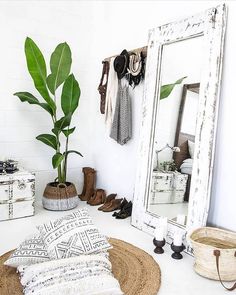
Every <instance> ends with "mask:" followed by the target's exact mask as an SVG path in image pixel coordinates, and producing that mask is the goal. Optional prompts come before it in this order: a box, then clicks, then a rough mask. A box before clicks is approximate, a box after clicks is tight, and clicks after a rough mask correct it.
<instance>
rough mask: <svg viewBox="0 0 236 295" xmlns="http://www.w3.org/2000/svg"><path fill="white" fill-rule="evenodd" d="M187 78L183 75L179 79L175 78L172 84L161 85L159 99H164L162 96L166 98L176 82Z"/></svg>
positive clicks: (179, 82)
mask: <svg viewBox="0 0 236 295" xmlns="http://www.w3.org/2000/svg"><path fill="white" fill-rule="evenodd" d="M185 78H187V77H183V78H181V79H179V80H177V81H176V82H175V83H173V84H166V85H162V86H161V93H160V99H164V98H167V97H168V96H169V95H170V94H171V92H172V90H173V89H174V87H175V86H176V85H178V84H181V83H182V82H183V80H184V79H185Z"/></svg>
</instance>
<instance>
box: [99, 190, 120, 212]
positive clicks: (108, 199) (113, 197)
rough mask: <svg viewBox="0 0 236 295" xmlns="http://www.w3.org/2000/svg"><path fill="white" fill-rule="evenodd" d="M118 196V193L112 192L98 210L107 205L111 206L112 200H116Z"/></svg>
mask: <svg viewBox="0 0 236 295" xmlns="http://www.w3.org/2000/svg"><path fill="white" fill-rule="evenodd" d="M116 196H117V194H110V195H109V196H107V197H106V200H105V202H104V204H103V205H102V206H101V207H99V208H98V210H99V211H102V210H103V209H104V208H105V207H108V206H110V203H111V201H112V200H114V199H115V197H116Z"/></svg>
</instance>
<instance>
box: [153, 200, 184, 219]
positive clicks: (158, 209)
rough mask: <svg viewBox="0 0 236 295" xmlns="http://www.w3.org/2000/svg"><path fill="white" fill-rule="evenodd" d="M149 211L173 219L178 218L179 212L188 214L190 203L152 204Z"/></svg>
mask: <svg viewBox="0 0 236 295" xmlns="http://www.w3.org/2000/svg"><path fill="white" fill-rule="evenodd" d="M148 211H149V212H151V213H154V214H157V215H159V216H166V217H167V218H168V219H173V218H176V217H177V215H178V214H184V215H185V216H187V215H188V203H187V202H182V203H176V204H150V205H149V208H148Z"/></svg>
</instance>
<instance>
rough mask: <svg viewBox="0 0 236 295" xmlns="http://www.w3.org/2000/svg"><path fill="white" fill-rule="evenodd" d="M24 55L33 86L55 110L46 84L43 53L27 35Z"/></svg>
mask: <svg viewBox="0 0 236 295" xmlns="http://www.w3.org/2000/svg"><path fill="white" fill-rule="evenodd" d="M25 56H26V61H27V67H28V70H29V73H30V75H31V77H32V79H33V81H34V85H35V88H36V89H37V90H38V92H39V93H40V94H41V95H42V97H43V98H44V100H45V101H46V102H47V103H48V104H49V106H50V107H51V108H52V110H53V111H54V112H55V110H56V105H55V103H54V101H53V100H52V98H51V97H50V95H49V92H48V89H47V85H46V77H47V69H46V63H45V60H44V57H43V54H42V53H41V51H40V49H39V48H38V46H37V45H36V44H35V43H34V41H33V40H32V39H30V38H29V37H27V38H26V40H25Z"/></svg>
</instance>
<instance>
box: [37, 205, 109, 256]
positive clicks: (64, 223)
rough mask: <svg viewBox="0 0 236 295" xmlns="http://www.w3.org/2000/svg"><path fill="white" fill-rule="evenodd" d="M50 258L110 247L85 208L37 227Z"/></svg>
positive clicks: (89, 252) (103, 249) (88, 252)
mask: <svg viewBox="0 0 236 295" xmlns="http://www.w3.org/2000/svg"><path fill="white" fill-rule="evenodd" d="M37 228H38V230H39V231H40V233H41V236H42V238H43V241H44V243H45V244H46V246H47V250H48V254H49V257H50V258H51V259H60V258H68V257H72V256H78V255H81V254H92V253H100V252H104V251H105V250H108V249H111V248H112V247H111V245H110V244H109V243H108V241H107V239H106V237H105V236H104V235H102V234H100V233H99V231H98V229H97V228H96V227H95V226H94V224H93V222H92V219H91V217H90V216H89V214H88V210H87V209H86V208H84V209H80V210H78V211H76V212H73V213H71V214H69V215H66V216H64V217H62V218H60V219H57V220H55V221H50V222H49V223H45V224H43V225H40V226H38V227H37Z"/></svg>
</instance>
